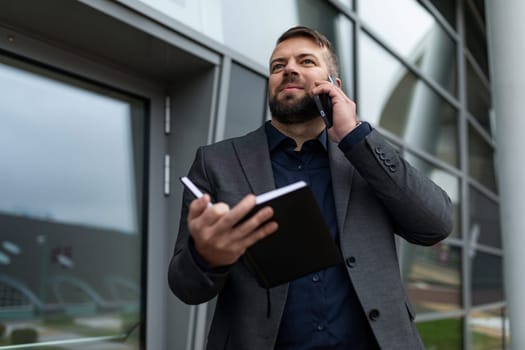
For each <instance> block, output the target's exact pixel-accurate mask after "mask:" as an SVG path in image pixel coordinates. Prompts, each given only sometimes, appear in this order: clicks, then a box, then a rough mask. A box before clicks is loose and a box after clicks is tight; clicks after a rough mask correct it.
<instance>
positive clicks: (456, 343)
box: [416, 318, 463, 350]
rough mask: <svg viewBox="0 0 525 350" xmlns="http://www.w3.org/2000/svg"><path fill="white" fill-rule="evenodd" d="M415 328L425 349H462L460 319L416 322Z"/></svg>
mask: <svg viewBox="0 0 525 350" xmlns="http://www.w3.org/2000/svg"><path fill="white" fill-rule="evenodd" d="M416 326H417V329H418V331H419V333H420V334H421V339H422V340H423V344H424V345H425V348H426V349H432V350H462V349H463V319H461V318H450V319H445V320H434V321H427V322H418V323H416Z"/></svg>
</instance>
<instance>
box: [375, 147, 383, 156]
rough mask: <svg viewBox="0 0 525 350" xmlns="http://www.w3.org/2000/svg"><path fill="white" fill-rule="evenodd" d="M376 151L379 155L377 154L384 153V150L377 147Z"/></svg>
mask: <svg viewBox="0 0 525 350" xmlns="http://www.w3.org/2000/svg"><path fill="white" fill-rule="evenodd" d="M374 151H375V152H376V153H377V154H381V153H383V149H382V148H381V147H380V146H376V147H375V149H374Z"/></svg>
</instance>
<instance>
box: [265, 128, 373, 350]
mask: <svg viewBox="0 0 525 350" xmlns="http://www.w3.org/2000/svg"><path fill="white" fill-rule="evenodd" d="M357 129H359V130H357ZM357 129H356V131H358V132H356V133H355V134H354V135H353V136H354V138H349V137H348V136H347V137H346V138H345V139H344V140H343V141H344V142H342V143H343V146H344V147H351V146H352V145H353V144H355V142H356V140H359V139H360V140H362V139H363V138H364V137H365V136H366V135H367V134H368V133H369V132H370V126H369V125H368V124H367V125H364V127H363V128H361V127H358V128H357ZM266 133H267V136H268V144H269V147H270V157H271V161H272V168H273V174H274V180H275V185H276V187H282V186H285V185H288V184H290V183H293V182H296V181H299V180H303V181H305V182H306V183H308V184H309V186H310V187H311V189H312V191H313V193H314V195H315V197H316V200H317V202H318V204H319V207H320V208H321V211H322V213H323V216H324V219H325V221H326V223H327V225H328V228H329V229H330V232H331V234H332V236H333V238H334V240H335V241H336V242H338V235H339V231H338V228H337V217H336V213H335V204H334V196H333V192H332V178H331V176H330V166H329V160H328V152H327V143H328V142H327V133H326V131H323V132H322V133H321V134H320V135H319V137H318V138H317V139H314V140H309V141H307V142H305V143H304V144H303V146H302V148H301V150H300V151H295V150H294V149H295V148H296V143H295V141H294V140H292V139H291V138H289V137H287V136H285V135H283V134H282V133H280V132H279V131H278V130H277V129H276V128H275V127H274V126H273V125H271V123H270V122H267V123H266ZM351 134H352V133H351ZM355 136H358V137H357V139H356V138H355ZM370 342H371V343H370ZM374 342H375V341H374V340H373V336H372V335H371V331H370V328H369V325H368V322H367V320H366V318H365V315H364V313H363V311H362V308H361V305H360V304H359V301H358V299H357V296H356V294H355V291H354V289H353V287H352V284H351V282H350V279H349V278H348V275H347V272H346V269H345V267H344V265H343V264H340V265H338V266H334V267H331V268H328V269H325V270H322V271H319V272H316V273H312V274H309V275H307V276H304V277H302V278H299V279H297V280H294V281H292V282H290V286H289V289H288V297H287V300H286V306H285V310H284V314H283V317H282V320H281V326H280V330H279V335H278V337H277V343H276V347H275V349H278V350H284V349H290V350H291V349H293V350H299V349H367V350H368V349H374V348H375V345H374Z"/></svg>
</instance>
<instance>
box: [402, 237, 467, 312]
mask: <svg viewBox="0 0 525 350" xmlns="http://www.w3.org/2000/svg"><path fill="white" fill-rule="evenodd" d="M399 260H400V266H401V269H402V274H403V276H404V280H405V285H406V289H407V292H408V296H409V299H410V302H411V303H412V305H413V306H414V308H415V310H416V312H418V313H422V312H432V311H450V310H457V309H460V308H461V248H459V247H455V246H451V245H450V244H448V243H446V242H442V243H439V244H437V245H435V246H432V247H421V246H416V245H412V244H409V243H406V242H405V241H400V244H399Z"/></svg>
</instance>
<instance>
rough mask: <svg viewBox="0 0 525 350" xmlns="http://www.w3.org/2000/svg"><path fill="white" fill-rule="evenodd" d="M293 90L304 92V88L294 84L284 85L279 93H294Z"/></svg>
mask: <svg viewBox="0 0 525 350" xmlns="http://www.w3.org/2000/svg"><path fill="white" fill-rule="evenodd" d="M294 90H304V88H303V87H302V86H300V85H295V84H286V85H285V86H283V88H282V89H281V91H284V92H286V91H294Z"/></svg>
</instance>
